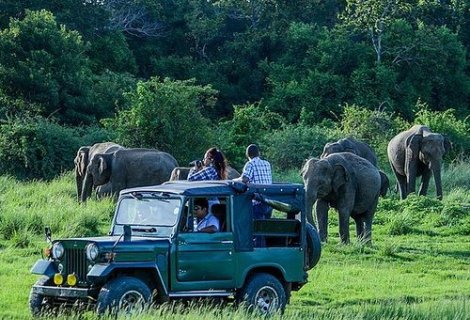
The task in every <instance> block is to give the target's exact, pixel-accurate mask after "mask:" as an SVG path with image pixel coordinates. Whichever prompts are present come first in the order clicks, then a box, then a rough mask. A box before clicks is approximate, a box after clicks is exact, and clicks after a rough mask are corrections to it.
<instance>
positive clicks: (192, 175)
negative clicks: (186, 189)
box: [188, 166, 219, 181]
mask: <svg viewBox="0 0 470 320" xmlns="http://www.w3.org/2000/svg"><path fill="white" fill-rule="evenodd" d="M188 180H189V181H200V180H219V174H218V173H217V170H215V168H214V167H213V166H208V167H205V168H204V169H202V170H199V171H195V170H194V168H191V170H190V171H189V174H188Z"/></svg>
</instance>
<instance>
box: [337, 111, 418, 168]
mask: <svg viewBox="0 0 470 320" xmlns="http://www.w3.org/2000/svg"><path fill="white" fill-rule="evenodd" d="M408 127H409V124H408V123H407V122H406V121H404V120H402V119H401V118H399V117H395V116H394V115H393V114H391V113H387V112H385V111H380V110H368V109H366V108H361V107H359V106H356V105H346V106H345V107H344V113H343V116H342V119H341V131H342V133H343V135H345V136H352V137H355V138H357V139H358V140H361V141H363V142H365V143H367V144H368V145H369V146H371V147H372V149H374V150H375V153H376V154H377V157H378V159H379V163H380V164H385V163H388V157H387V145H388V142H389V141H390V140H391V139H392V138H393V137H394V136H395V135H396V134H398V133H399V132H401V131H403V130H407V129H408Z"/></svg>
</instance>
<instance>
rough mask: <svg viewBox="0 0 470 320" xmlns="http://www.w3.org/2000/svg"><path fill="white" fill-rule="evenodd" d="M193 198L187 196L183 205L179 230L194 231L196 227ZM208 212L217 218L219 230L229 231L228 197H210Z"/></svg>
mask: <svg viewBox="0 0 470 320" xmlns="http://www.w3.org/2000/svg"><path fill="white" fill-rule="evenodd" d="M194 199H196V198H195V197H194V198H188V199H187V200H186V202H185V203H184V206H183V213H182V218H181V222H180V226H179V228H178V229H179V230H180V231H181V232H195V231H196V227H197V218H196V216H195V214H194ZM208 202H209V212H211V213H212V214H213V215H214V216H215V217H216V218H217V219H218V220H219V231H218V232H227V231H230V226H229V221H230V215H229V199H228V197H210V198H208Z"/></svg>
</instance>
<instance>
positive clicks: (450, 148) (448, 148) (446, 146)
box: [444, 136, 452, 153]
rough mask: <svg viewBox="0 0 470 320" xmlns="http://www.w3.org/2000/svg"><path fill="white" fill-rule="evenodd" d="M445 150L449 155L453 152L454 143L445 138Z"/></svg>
mask: <svg viewBox="0 0 470 320" xmlns="http://www.w3.org/2000/svg"><path fill="white" fill-rule="evenodd" d="M444 149H445V153H449V151H450V150H452V142H450V140H449V138H447V137H446V136H444Z"/></svg>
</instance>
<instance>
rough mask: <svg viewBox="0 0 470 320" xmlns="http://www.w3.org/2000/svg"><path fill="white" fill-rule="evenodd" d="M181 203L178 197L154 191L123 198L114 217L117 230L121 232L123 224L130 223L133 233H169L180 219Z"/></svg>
mask: <svg viewBox="0 0 470 320" xmlns="http://www.w3.org/2000/svg"><path fill="white" fill-rule="evenodd" d="M181 203H182V202H181V199H180V198H178V197H169V196H159V195H157V194H153V193H152V194H142V193H139V194H134V195H130V196H128V197H124V198H121V201H120V202H119V205H118V208H117V211H116V215H115V219H114V224H115V227H116V228H115V231H116V232H117V233H119V231H120V230H122V226H124V225H129V226H131V227H132V231H133V233H136V232H137V233H140V232H142V233H146V234H148V233H150V234H159V235H166V234H169V233H171V230H172V229H173V227H174V226H175V225H176V223H177V221H178V214H179V212H180V208H181Z"/></svg>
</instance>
